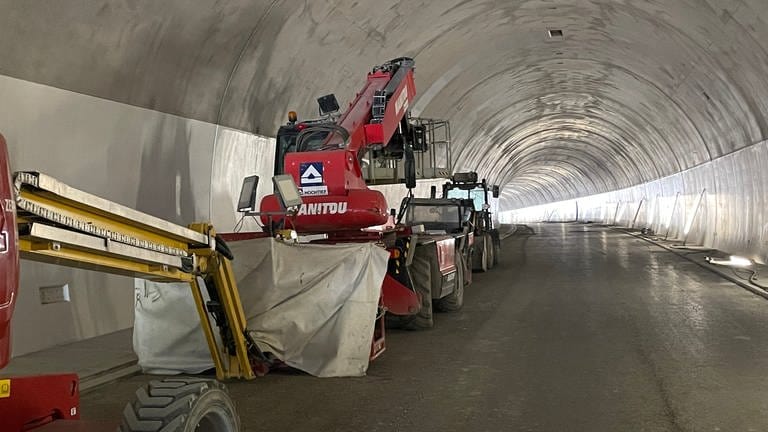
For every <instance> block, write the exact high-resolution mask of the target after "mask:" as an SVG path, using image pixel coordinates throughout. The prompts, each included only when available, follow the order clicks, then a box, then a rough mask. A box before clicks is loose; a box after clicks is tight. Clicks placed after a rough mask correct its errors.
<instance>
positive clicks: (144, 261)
mask: <svg viewBox="0 0 768 432" xmlns="http://www.w3.org/2000/svg"><path fill="white" fill-rule="evenodd" d="M14 189H15V193H16V197H15V198H16V210H17V228H18V236H19V252H20V255H21V257H22V258H24V259H29V260H34V261H41V262H45V263H51V264H58V265H64V266H69V267H77V268H85V269H89V270H95V271H100V272H107V273H113V274H118V275H124V276H131V277H138V278H144V279H148V280H153V281H159V282H187V283H189V284H190V288H191V291H192V295H193V296H194V299H195V305H196V306H197V312H198V314H199V316H200V322H201V324H202V326H203V331H204V333H205V338H206V341H207V342H208V347H209V349H210V353H211V357H212V358H213V362H214V364H215V367H216V376H217V378H218V379H219V380H226V379H234V378H240V379H252V378H254V376H255V374H254V370H253V368H252V363H251V360H252V359H253V360H257V361H258V360H259V359H260V358H259V356H260V355H261V354H260V352H259V350H258V348H256V346H255V344H254V343H253V341H252V339H251V338H250V336H249V333H248V330H247V328H246V319H245V315H244V312H243V307H242V304H241V303H240V296H239V294H238V290H237V284H236V282H235V277H234V274H233V271H232V266H231V264H230V262H229V261H230V259H232V256H231V252H229V249H228V248H227V246H226V244H225V243H224V242H223V241H217V236H216V232H215V231H214V229H213V227H212V226H211V225H210V224H206V223H200V224H192V225H190V226H189V227H183V226H179V225H175V224H172V223H170V222H168V221H165V220H162V219H159V218H156V217H153V216H150V215H147V214H145V213H142V212H139V211H136V210H134V209H131V208H128V207H125V206H122V205H120V204H117V203H114V202H111V201H108V200H105V199H103V198H100V197H97V196H94V195H91V194H89V193H86V192H83V191H81V190H78V189H75V188H72V187H70V186H68V185H66V184H64V183H62V182H60V181H58V180H56V179H54V178H52V177H49V176H47V175H45V174H42V173H38V172H17V173H15V174H14ZM214 326H216V327H218V331H216V330H214ZM156 385H158V386H160V387H158V388H157V389H155V390H156V391H157V392H159V393H162V394H166V393H167V392H166V390H168V391H171V390H173V391H176V390H175V389H184V388H187V387H189V388H192V390H194V391H195V392H198V393H200V395H198V396H196V398H197V399H196V400H200V399H204V398H203V397H202V396H204V393H206V391H207V390H210V389H209V388H208V387H211V385H209V384H200V380H195V379H192V380H187V381H184V380H181V379H180V380H177V381H173V382H171V383H164V382H160V383H159V384H156ZM201 385H202V386H203V387H205V388H203V390H206V391H203V390H200V389H197V388H196V387H195V386H197V387H200V386H201ZM185 386H186V387H185ZM190 386H191V387H190ZM212 386H213V387H217V388H218V387H219V386H218V384H215V383H213V384H212ZM166 387H167V388H166ZM169 389H170V390H169ZM214 390H215V388H214ZM152 391H153V390H152V387H151V385H150V387H149V388H148V389H147V390H146V392H147V393H146V395H147V396H149V397H150V398H151V397H152ZM179 391H181V390H179ZM140 392H141V390H140ZM182 396H183V394H182ZM216 398H221V395H218V396H215V395H214V396H213V399H216ZM139 399H142V398H141V397H140V398H139ZM227 399H228V397H227ZM158 401H160V399H156V400H155V402H158ZM150 402H151V403H152V401H150ZM158 403H159V402H158ZM190 409H191V408H190ZM129 411H130V412H129ZM191 411H194V410H191ZM198 411H199V410H198ZM219 411H220V412H219V413H218V414H217V415H219V417H221V418H218V420H217V419H216V418H214V419H213V420H211V423H212V424H220V426H221V428H219V429H215V428H214V429H212V430H216V431H218V430H222V431H224V430H227V431H228V430H235V429H234V428H236V427H237V423H238V422H239V421H238V420H237V418H236V417H237V416H236V413H234V408H233V407H232V408H231V411H232V412H231V415H230V417H234V418H232V419H230V420H231V423H230V424H229V426H228V427H227V425H226V422H227V421H228V420H227V419H226V418H224V417H227V415H222V414H221V412H225V411H226V410H225V411H221V410H219ZM141 412H148V411H146V410H145V411H142V407H141V406H137V405H136V404H133V405H131V404H129V405H128V406H127V407H126V412H125V418H124V420H123V425H122V426H121V428H122V429H121V430H122V431H133V430H145V429H146V430H153V429H151V428H150V426H148V425H149V424H150V423H151V422H155V423H154V424H156V425H157V426H158V430H159V428H162V427H165V426H167V424H168V423H169V422H170V421H173V419H159V420H158V419H152V418H150V419H147V418H142V417H141V415H140V414H141ZM214 414H216V413H214ZM183 419H184V420H185V421H186V420H187V417H183ZM190 421H195V420H194V419H193V420H190ZM197 421H198V422H199V421H202V420H199V419H198V420H197ZM148 428H149V429H148ZM163 430H165V429H163ZM173 430H176V429H173ZM179 430H182V429H179ZM184 430H186V429H184Z"/></svg>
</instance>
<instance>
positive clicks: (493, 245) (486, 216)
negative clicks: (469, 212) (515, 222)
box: [432, 171, 501, 272]
mask: <svg viewBox="0 0 768 432" xmlns="http://www.w3.org/2000/svg"><path fill="white" fill-rule="evenodd" d="M432 195H433V196H434V195H435V192H433V193H432ZM489 195H490V197H493V198H498V197H499V186H496V185H493V186H491V185H489V184H488V182H487V181H486V180H485V179H482V180H481V181H478V175H477V173H476V172H474V171H470V172H462V173H455V174H453V176H452V177H451V181H449V182H446V183H444V184H443V191H442V197H443V198H446V199H447V198H458V199H468V200H471V201H472V202H473V203H474V208H475V211H474V215H473V217H472V218H471V223H472V225H473V227H474V230H473V231H474V237H475V244H474V247H473V252H472V268H473V270H479V271H483V272H484V271H488V270H490V269H491V268H493V267H494V266H495V265H496V264H498V263H499V256H500V254H501V237H500V236H499V230H498V228H497V227H496V226H495V224H494V221H493V214H492V212H491V208H492V206H491V201H490V197H489Z"/></svg>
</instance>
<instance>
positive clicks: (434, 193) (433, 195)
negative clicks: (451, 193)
mask: <svg viewBox="0 0 768 432" xmlns="http://www.w3.org/2000/svg"><path fill="white" fill-rule="evenodd" d="M429 197H430V198H432V199H435V198H437V186H435V185H432V186H430V187H429Z"/></svg>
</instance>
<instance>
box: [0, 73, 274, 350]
mask: <svg viewBox="0 0 768 432" xmlns="http://www.w3.org/2000/svg"><path fill="white" fill-rule="evenodd" d="M0 97H1V98H2V100H3V103H2V104H0V133H2V134H3V135H5V137H6V138H7V141H8V144H9V150H10V156H11V163H12V164H13V167H12V169H14V170H37V171H43V172H45V173H47V174H50V175H52V176H54V177H56V178H59V179H60V180H62V181H64V182H66V183H69V184H70V185H72V186H74V187H77V188H79V189H83V190H85V191H87V192H90V193H93V194H96V195H99V196H102V197H104V198H108V199H110V200H113V201H116V202H119V203H121V204H124V205H127V206H130V207H133V208H136V209H138V210H141V211H144V212H147V213H150V214H152V215H155V216H158V217H161V218H164V219H167V220H170V221H172V222H175V223H179V224H188V223H191V222H194V221H206V220H209V219H211V218H213V219H214V221H215V222H219V223H220V224H221V227H220V229H221V230H227V229H231V228H232V226H233V222H232V221H233V220H234V214H233V213H232V209H233V208H234V206H235V204H234V199H236V195H237V193H238V192H239V189H240V181H241V180H242V177H241V176H242V175H243V174H244V173H253V172H260V171H263V170H264V169H265V167H266V166H267V164H266V162H265V161H267V160H269V161H271V159H272V156H271V153H269V148H270V142H271V141H270V140H268V139H266V138H263V137H259V136H256V135H252V134H247V133H242V132H239V131H235V130H231V129H226V128H220V129H219V133H218V142H217V145H215V146H214V141H215V140H216V137H217V131H216V129H217V128H216V126H215V125H213V124H210V123H205V122H201V121H196V120H189V119H184V118H181V117H177V116H173V115H168V114H163V113H159V112H156V111H152V110H148V109H143V108H137V107H133V106H129V105H125V104H120V103H116V102H112V101H108V100H104V99H98V98H94V97H90V96H86V95H82V94H77V93H72V92H69V91H64V90H60V89H56V88H53V87H48V86H43V85H39V84H33V83H30V82H26V81H22V80H17V79H13V78H8V77H5V76H1V75H0ZM214 161H215V162H216V163H214ZM268 168H269V171H268V173H267V175H268V176H269V175H271V162H270V164H269V166H268ZM212 171H213V175H212ZM238 177H239V179H238ZM233 197H234V198H233ZM212 207H213V209H214V211H213V213H212V212H211V208H212ZM62 284H69V286H70V293H71V302H69V303H57V304H47V305H41V304H40V299H39V287H41V286H50V285H62ZM133 287H134V284H133V279H130V278H124V277H118V276H109V275H104V274H100V273H95V272H89V271H81V270H73V269H69V268H63V267H58V266H53V265H45V264H38V263H33V262H29V261H22V277H21V286H20V294H19V297H18V303H17V305H16V311H15V314H14V318H13V350H14V355H21V354H24V353H27V352H31V351H36V350H40V349H44V348H46V347H50V346H53V345H57V344H62V343H66V342H70V341H74V340H79V339H83V338H88V337H93V336H97V335H100V334H105V333H110V332H113V331H117V330H120V329H124V328H128V327H130V326H131V325H132V324H133V301H134V300H133V297H134V288H133Z"/></svg>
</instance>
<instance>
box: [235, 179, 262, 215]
mask: <svg viewBox="0 0 768 432" xmlns="http://www.w3.org/2000/svg"><path fill="white" fill-rule="evenodd" d="M258 186H259V176H257V175H252V176H248V177H246V178H244V179H243V186H242V187H241V188H240V198H239V199H238V200H237V211H238V212H239V213H248V212H252V211H254V209H255V208H256V189H257V187H258Z"/></svg>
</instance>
